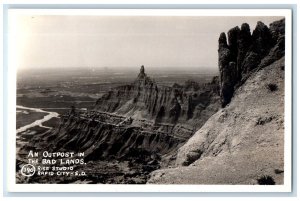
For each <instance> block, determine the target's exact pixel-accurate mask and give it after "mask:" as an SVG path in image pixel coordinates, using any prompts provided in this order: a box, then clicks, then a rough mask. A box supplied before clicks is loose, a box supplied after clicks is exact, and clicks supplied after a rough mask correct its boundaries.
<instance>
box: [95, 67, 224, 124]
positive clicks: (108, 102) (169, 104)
mask: <svg viewBox="0 0 300 201" xmlns="http://www.w3.org/2000/svg"><path fill="white" fill-rule="evenodd" d="M218 90H219V89H218V78H214V79H213V80H212V82H211V83H208V84H206V85H201V86H200V85H199V84H198V83H197V82H194V81H187V82H186V83H185V84H184V85H182V86H181V85H179V84H174V85H173V86H172V87H165V86H158V85H157V84H156V83H155V82H154V81H153V80H151V79H150V78H149V77H148V76H147V75H146V73H145V69H144V66H142V67H141V70H140V74H139V75H138V77H137V79H136V80H135V81H134V82H133V83H132V84H130V85H126V86H121V87H117V88H114V89H112V90H111V91H109V92H108V93H107V94H105V95H104V96H102V97H101V98H100V99H99V100H98V101H97V102H96V105H95V110H98V111H105V112H111V113H112V112H113V113H116V114H122V115H125V116H131V117H133V118H146V119H148V120H154V121H155V122H156V123H161V122H164V123H172V124H176V123H186V122H189V123H192V122H193V120H195V119H197V122H195V123H196V127H199V126H202V125H203V123H204V122H205V121H206V120H207V118H208V117H209V116H211V115H212V114H213V113H215V112H216V110H217V109H218V99H219V98H218ZM205 116H206V117H205ZM199 120H200V121H199Z"/></svg>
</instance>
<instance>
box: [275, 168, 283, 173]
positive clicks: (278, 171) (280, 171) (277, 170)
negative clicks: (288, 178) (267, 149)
mask: <svg viewBox="0 0 300 201" xmlns="http://www.w3.org/2000/svg"><path fill="white" fill-rule="evenodd" d="M274 172H275V174H281V173H283V172H284V171H283V170H279V169H275V170H274Z"/></svg>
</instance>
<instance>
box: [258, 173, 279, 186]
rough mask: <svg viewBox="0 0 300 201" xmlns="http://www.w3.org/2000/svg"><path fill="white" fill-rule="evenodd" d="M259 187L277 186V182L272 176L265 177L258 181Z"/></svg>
mask: <svg viewBox="0 0 300 201" xmlns="http://www.w3.org/2000/svg"><path fill="white" fill-rule="evenodd" d="M257 182H258V184H259V185H275V181H274V179H273V178H272V177H271V176H268V175H264V176H262V177H260V178H259V179H257Z"/></svg>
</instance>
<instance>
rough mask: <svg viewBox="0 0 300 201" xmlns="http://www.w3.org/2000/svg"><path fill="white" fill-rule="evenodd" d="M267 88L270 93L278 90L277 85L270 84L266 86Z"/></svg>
mask: <svg viewBox="0 0 300 201" xmlns="http://www.w3.org/2000/svg"><path fill="white" fill-rule="evenodd" d="M267 88H268V89H269V91H271V92H273V91H277V90H278V86H277V84H272V83H270V84H268V85H267Z"/></svg>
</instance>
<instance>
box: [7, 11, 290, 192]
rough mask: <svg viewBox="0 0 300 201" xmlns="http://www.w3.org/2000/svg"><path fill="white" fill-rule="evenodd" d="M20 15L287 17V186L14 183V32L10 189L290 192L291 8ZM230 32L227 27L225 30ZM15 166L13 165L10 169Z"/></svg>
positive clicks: (10, 66)
mask: <svg viewBox="0 0 300 201" xmlns="http://www.w3.org/2000/svg"><path fill="white" fill-rule="evenodd" d="M18 15H99V16H100V15H101V16H285V19H286V43H285V44H286V51H285V54H286V56H285V139H284V140H285V144H284V170H285V171H284V185H274V186H260V185H251V187H250V186H249V185H173V184H172V185H171V184H169V185H161V184H147V185H129V184H125V185H123V184H15V172H16V171H15V158H16V154H15V152H16V138H15V131H16V129H15V125H16V124H15V123H16V115H15V114H16V62H17V61H15V60H14V58H13V53H14V52H15V49H14V47H16V46H15V45H14V40H13V37H12V36H13V34H14V32H15V30H14V28H13V27H11V29H9V32H10V35H9V46H8V69H7V70H8V75H9V76H8V83H7V84H8V86H9V87H10V89H12V90H8V122H9V125H8V134H7V136H8V150H7V154H8V159H9V160H8V163H7V171H8V179H7V182H8V184H7V185H8V191H9V192H291V176H292V175H291V151H292V150H291V148H292V147H291V136H292V130H291V129H292V128H291V103H292V99H291V94H292V93H291V89H292V88H291V69H292V66H291V59H292V57H291V56H292V55H291V47H292V46H291V34H292V33H291V30H292V29H291V10H289V9H205V10H203V9H157V10H156V9H105V10H102V9H92V10H90V9H59V10H55V9H52V10H50V9H40V10H39V9H18V10H14V9H10V10H8V18H9V23H8V26H9V27H10V25H12V24H13V22H14V19H15V17H16V16H18ZM224 31H227V30H224ZM11 167H14V168H11Z"/></svg>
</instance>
